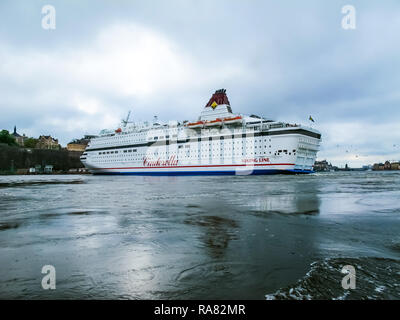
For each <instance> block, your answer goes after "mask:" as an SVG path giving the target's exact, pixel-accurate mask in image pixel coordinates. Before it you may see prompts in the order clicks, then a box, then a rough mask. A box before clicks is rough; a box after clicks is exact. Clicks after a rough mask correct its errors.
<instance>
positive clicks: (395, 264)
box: [266, 257, 400, 300]
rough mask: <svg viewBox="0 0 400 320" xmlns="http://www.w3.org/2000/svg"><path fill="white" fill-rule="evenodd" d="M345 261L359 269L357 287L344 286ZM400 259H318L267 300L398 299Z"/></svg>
mask: <svg viewBox="0 0 400 320" xmlns="http://www.w3.org/2000/svg"><path fill="white" fill-rule="evenodd" d="M345 265H351V266H354V267H355V270H356V289H355V290H351V289H350V290H345V289H343V288H342V286H341V283H342V279H343V277H344V276H345V275H346V274H343V273H342V272H341V270H342V268H343V267H344V266H345ZM399 298H400V260H392V259H384V258H371V257H363V258H332V259H325V260H322V261H316V262H313V263H312V264H311V267H310V271H309V272H308V273H307V274H306V275H305V276H304V277H303V278H302V279H300V280H299V281H298V282H297V283H296V284H294V285H292V286H288V287H285V288H282V289H279V290H278V291H276V292H275V293H273V294H268V295H266V299H267V300H282V299H290V300H309V299H324V300H325V299H329V300H330V299H332V300H360V299H399Z"/></svg>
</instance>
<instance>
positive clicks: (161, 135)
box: [81, 95, 321, 175]
mask: <svg viewBox="0 0 400 320" xmlns="http://www.w3.org/2000/svg"><path fill="white" fill-rule="evenodd" d="M214 96H215V95H214ZM214 96H213V97H214ZM210 101H211V100H210ZM221 115H223V116H225V117H227V116H232V113H231V111H230V107H229V105H226V104H223V105H220V104H219V105H218V106H217V107H214V108H211V107H209V106H206V108H205V110H204V111H203V113H202V115H201V120H202V121H203V120H204V121H212V120H213V117H214V119H215V118H216V117H220V116H221ZM320 137H321V135H320V133H319V132H318V131H317V130H315V129H312V128H308V127H303V126H300V125H290V124H286V123H282V122H275V121H271V120H267V119H263V118H259V117H254V116H253V117H246V116H243V123H242V124H241V125H240V126H238V125H237V124H235V125H229V124H226V125H225V124H224V125H223V126H222V127H221V128H205V129H202V128H201V129H200V128H198V129H194V128H188V127H187V126H184V125H183V124H179V123H177V122H172V123H169V124H164V125H162V124H159V123H155V124H152V125H148V124H144V125H138V124H135V125H134V126H131V127H128V128H124V129H123V130H121V129H118V130H116V131H115V132H106V133H104V134H102V135H100V136H99V137H97V138H94V139H92V140H91V141H90V143H89V145H88V147H87V149H86V151H85V152H84V154H83V155H82V157H81V161H82V162H83V163H84V165H85V167H86V168H88V169H89V170H90V172H92V173H94V174H117V175H258V174H278V173H312V172H313V164H314V162H315V158H316V154H317V151H318V149H319V143H320Z"/></svg>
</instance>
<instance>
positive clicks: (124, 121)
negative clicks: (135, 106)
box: [122, 110, 131, 127]
mask: <svg viewBox="0 0 400 320" xmlns="http://www.w3.org/2000/svg"><path fill="white" fill-rule="evenodd" d="M130 116H131V110H129V112H128V116H127V117H126V120H122V123H123V125H124V127H126V125H127V124H128V121H129V117H130Z"/></svg>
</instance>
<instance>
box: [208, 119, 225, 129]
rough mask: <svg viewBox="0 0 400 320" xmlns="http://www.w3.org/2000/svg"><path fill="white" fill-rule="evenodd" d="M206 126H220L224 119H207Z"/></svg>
mask: <svg viewBox="0 0 400 320" xmlns="http://www.w3.org/2000/svg"><path fill="white" fill-rule="evenodd" d="M204 125H205V126H206V127H218V126H222V120H221V119H215V120H211V121H206V122H205V124H204Z"/></svg>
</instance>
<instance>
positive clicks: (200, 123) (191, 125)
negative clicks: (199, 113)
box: [186, 121, 204, 129]
mask: <svg viewBox="0 0 400 320" xmlns="http://www.w3.org/2000/svg"><path fill="white" fill-rule="evenodd" d="M203 125H204V122H203V121H197V122H189V123H188V124H187V125H186V126H187V127H188V128H192V129H196V128H203Z"/></svg>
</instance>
